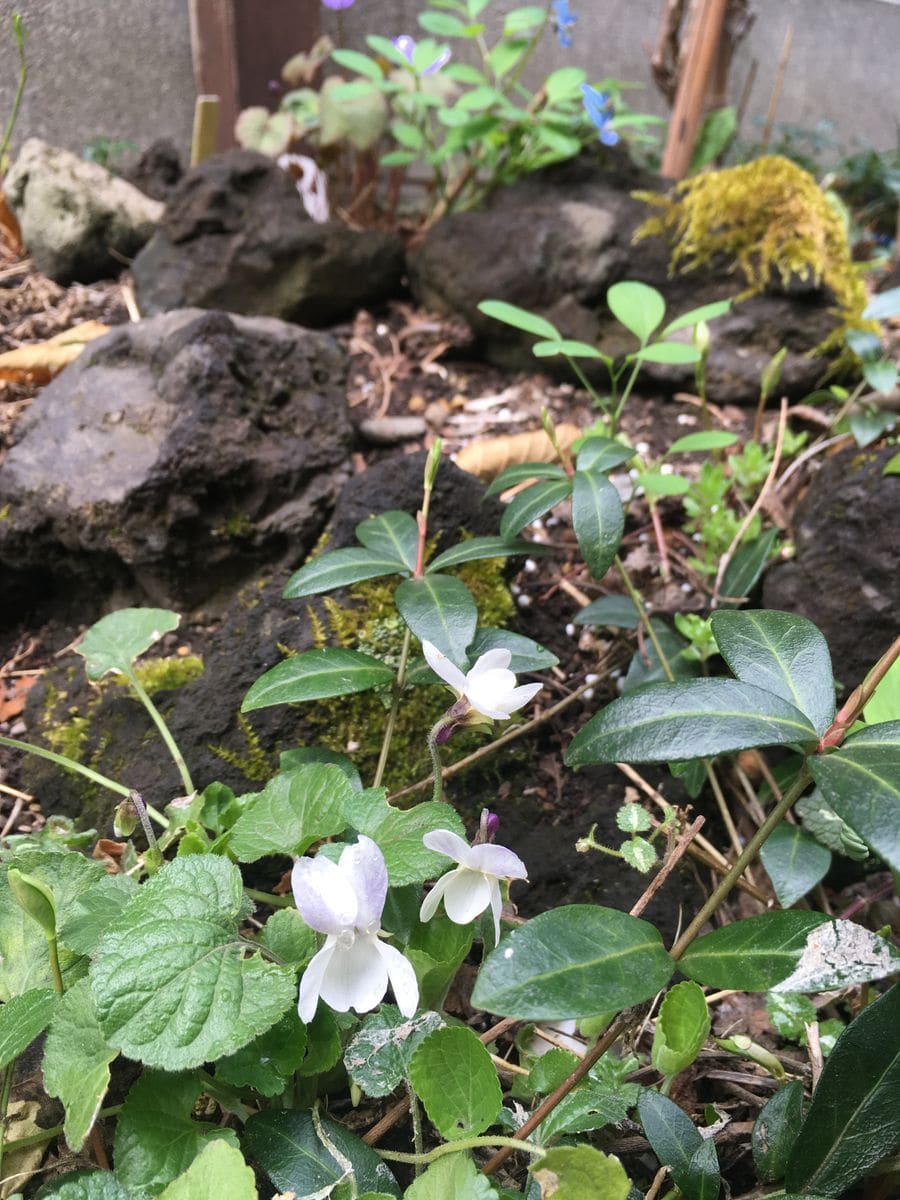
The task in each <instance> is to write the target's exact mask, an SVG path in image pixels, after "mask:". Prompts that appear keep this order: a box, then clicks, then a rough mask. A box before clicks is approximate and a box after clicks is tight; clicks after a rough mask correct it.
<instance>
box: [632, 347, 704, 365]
mask: <svg viewBox="0 0 900 1200" xmlns="http://www.w3.org/2000/svg"><path fill="white" fill-rule="evenodd" d="M629 357H630V358H633V359H634V360H636V361H638V362H654V363H675V364H678V365H680V364H682V363H696V362H699V361H700V350H699V349H698V347H697V346H692V345H691V344H690V342H651V343H650V345H649V346H642V347H641V349H640V350H636V351H635V353H634V355H630V356H629Z"/></svg>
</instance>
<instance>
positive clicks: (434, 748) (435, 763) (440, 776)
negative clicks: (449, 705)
mask: <svg viewBox="0 0 900 1200" xmlns="http://www.w3.org/2000/svg"><path fill="white" fill-rule="evenodd" d="M445 724H446V721H445V718H444V717H441V719H440V720H439V721H436V722H435V724H434V725H432V727H431V732H430V733H429V734H428V753H429V754H430V755H431V764H432V767H433V769H434V787H433V788H432V792H431V799H432V800H434V801H435V802H437V801H439V800H440V799H441V796H443V794H444V768H443V767H442V766H441V752H440V750H438V744H437V736H438V734H439V733H440V732H441V730H442V729H443V728H444V725H445Z"/></svg>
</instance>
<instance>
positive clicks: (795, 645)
mask: <svg viewBox="0 0 900 1200" xmlns="http://www.w3.org/2000/svg"><path fill="white" fill-rule="evenodd" d="M712 630H713V634H714V636H715V639H716V642H717V643H718V646H719V650H720V651H721V653H722V657H723V658H724V659H725V661H726V662H727V663H728V665H729V667H730V668H731V670H732V671H733V672H734V673H735V675H736V676H737V678H738V679H740V680H743V682H744V683H752V684H753V685H754V686H756V687H760V688H763V689H765V691H767V692H773V693H774V694H775V695H776V696H780V697H781V698H782V699H783V700H787V701H788V702H789V703H790V704H793V705H794V707H795V708H798V709H799V710H800V712H802V713H804V714H805V715H806V716H807V717H809V719H810V721H811V723H812V725H813V727H814V728H815V730H816V732H817V733H818V734H823V733H824V732H825V730H826V729H827V728H828V726H829V725H830V724H831V722H832V720H833V719H834V679H833V677H832V673H831V655H830V653H829V651H828V643H827V642H826V641H825V638H824V637H823V636H822V634H821V633H820V632H819V630H818V629H817V628H816V627H815V625H813V623H812V621H808V620H807V619H806V617H799V616H797V615H796V614H795V613H787V612H773V611H771V610H768V609H765V610H754V611H750V612H735V611H728V610H726V611H724V612H714V613H713V615H712Z"/></svg>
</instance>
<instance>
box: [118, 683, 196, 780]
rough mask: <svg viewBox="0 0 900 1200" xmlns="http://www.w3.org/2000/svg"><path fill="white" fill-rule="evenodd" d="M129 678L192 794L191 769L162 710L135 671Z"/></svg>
mask: <svg viewBox="0 0 900 1200" xmlns="http://www.w3.org/2000/svg"><path fill="white" fill-rule="evenodd" d="M127 678H128V682H129V683H130V684H131V686H132V688H133V689H134V693H135V695H136V696H137V698H138V700H140V702H141V704H143V706H144V708H146V710H147V712H148V713H149V714H150V716H151V718H152V720H153V724H154V725H155V726H156V728H157V729H158V730H159V736H160V737H161V738H162V740H163V741H164V742H165V744H166V747H167V749H168V751H169V753H170V754H171V755H172V758H173V760H174V762H175V766H176V767H177V768H178V774H179V775H180V776H181V782H182V785H183V786H184V792H185V795H186V796H190V795H191V794H192V793H193V792H194V791H196V788H195V787H194V784H193V781H192V779H191V774H190V771H188V769H187V763H186V762H185V761H184V759H183V758H182V756H181V751H180V750H179V749H178V747H177V745H176V744H175V739H174V738H173V737H172V735H171V733H170V732H169V728H168V726H167V725H166V723H165V721H164V720H163V719H162V714H161V713H160V711H159V709H158V708H157V707H156V705H155V704H154V703H153V701H152V700H151V699H150V697H149V696H148V695H147V692H146V689H145V688H144V685H143V684H142V683H141V681H140V680H139V679H138V677H137V675H136V674H135V673H134V671H129V672H128V675H127Z"/></svg>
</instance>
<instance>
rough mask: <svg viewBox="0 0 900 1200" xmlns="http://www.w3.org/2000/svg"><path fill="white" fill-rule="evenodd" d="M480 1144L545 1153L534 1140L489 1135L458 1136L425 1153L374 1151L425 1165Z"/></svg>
mask: <svg viewBox="0 0 900 1200" xmlns="http://www.w3.org/2000/svg"><path fill="white" fill-rule="evenodd" d="M482 1146H507V1147H508V1148H509V1149H510V1150H521V1151H522V1152H523V1153H524V1154H533V1155H535V1156H536V1157H538V1158H540V1157H543V1155H544V1154H546V1150H544V1148H543V1146H536V1145H535V1144H534V1142H525V1141H523V1140H522V1139H521V1138H512V1137H491V1136H489V1135H488V1136H485V1137H471V1138H460V1139H459V1141H458V1142H444V1144H443V1145H442V1146H436V1147H435V1148H434V1150H429V1151H427V1152H426V1153H425V1154H402V1153H401V1152H400V1151H399V1150H378V1149H377V1147H376V1152H377V1154H378V1156H379V1157H380V1158H384V1159H387V1161H388V1162H402V1163H414V1164H421V1165H422V1166H426V1165H427V1164H428V1163H433V1162H435V1161H436V1160H437V1159H439V1158H443V1157H444V1155H446V1154H456V1153H457V1152H458V1151H460V1150H478V1149H479V1148H480V1147H482Z"/></svg>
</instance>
